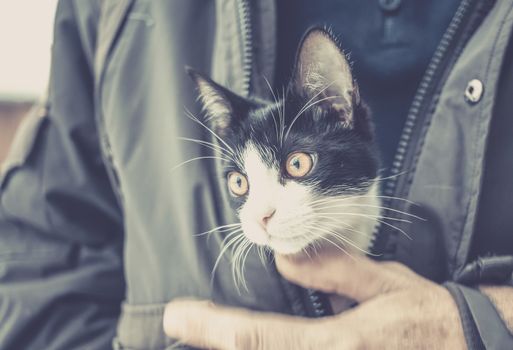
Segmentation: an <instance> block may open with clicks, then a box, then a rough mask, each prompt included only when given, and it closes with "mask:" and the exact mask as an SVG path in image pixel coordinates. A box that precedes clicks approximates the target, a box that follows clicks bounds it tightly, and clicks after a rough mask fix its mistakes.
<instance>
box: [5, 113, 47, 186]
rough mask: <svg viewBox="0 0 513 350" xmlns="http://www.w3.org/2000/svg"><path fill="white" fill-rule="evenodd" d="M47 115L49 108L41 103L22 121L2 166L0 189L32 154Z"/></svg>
mask: <svg viewBox="0 0 513 350" xmlns="http://www.w3.org/2000/svg"><path fill="white" fill-rule="evenodd" d="M47 115H48V109H47V108H46V107H45V106H41V105H39V106H36V107H34V108H33V109H32V110H31V111H30V112H29V114H28V115H27V116H26V117H25V118H24V119H23V121H22V122H21V123H20V125H19V127H18V130H17V131H16V135H15V136H14V139H13V142H12V144H11V147H10V150H9V153H8V154H7V158H6V159H5V161H4V162H3V163H2V164H1V166H0V191H1V190H3V189H4V187H5V185H6V183H7V178H8V177H9V174H11V173H12V172H14V171H15V170H16V169H17V168H19V167H21V166H23V165H24V164H25V162H26V161H27V159H28V158H29V156H30V155H31V154H32V151H33V150H34V146H35V144H36V140H37V138H38V135H39V134H40V133H41V131H42V130H43V129H44V125H45V124H46V120H47Z"/></svg>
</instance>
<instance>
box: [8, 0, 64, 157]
mask: <svg viewBox="0 0 513 350" xmlns="http://www.w3.org/2000/svg"><path fill="white" fill-rule="evenodd" d="M56 5H57V0H0V163H2V161H3V160H4V159H5V156H6V154H7V152H8V149H9V145H10V143H11V141H12V137H13V135H14V132H15V131H16V128H17V127H18V125H19V123H20V121H21V120H22V119H23V116H24V115H26V113H27V112H28V111H29V110H30V108H31V107H32V105H33V104H34V103H35V102H36V101H38V100H40V99H41V98H42V96H43V95H44V94H45V90H46V87H47V84H48V76H49V70H50V48H51V42H52V30H53V18H54V14H55V8H56Z"/></svg>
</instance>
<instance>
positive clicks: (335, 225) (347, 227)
mask: <svg viewBox="0 0 513 350" xmlns="http://www.w3.org/2000/svg"><path fill="white" fill-rule="evenodd" d="M318 218H322V219H326V220H331V221H332V224H331V225H329V224H328V223H325V222H324V223H322V225H329V228H331V229H334V230H343V231H349V232H354V233H356V234H359V235H362V236H364V237H368V238H371V237H372V234H371V233H365V232H364V231H360V230H357V229H355V228H354V227H353V226H351V225H349V224H347V223H345V222H340V221H337V219H336V218H333V217H331V216H323V215H321V216H318ZM339 224H342V226H344V228H340V227H338V225H339ZM322 225H320V226H322Z"/></svg>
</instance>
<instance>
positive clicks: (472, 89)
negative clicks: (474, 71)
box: [465, 79, 484, 104]
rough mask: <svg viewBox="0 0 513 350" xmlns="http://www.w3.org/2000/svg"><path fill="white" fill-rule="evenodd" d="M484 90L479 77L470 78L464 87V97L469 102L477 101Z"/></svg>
mask: <svg viewBox="0 0 513 350" xmlns="http://www.w3.org/2000/svg"><path fill="white" fill-rule="evenodd" d="M483 92H484V85H483V83H482V82H481V80H479V79H472V80H471V81H469V82H468V84H467V88H466V89H465V99H466V100H467V102H469V103H471V104H475V103H478V102H479V100H481V97H482V96H483Z"/></svg>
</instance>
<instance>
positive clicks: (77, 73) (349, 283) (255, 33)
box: [0, 0, 513, 349]
mask: <svg viewBox="0 0 513 350" xmlns="http://www.w3.org/2000/svg"><path fill="white" fill-rule="evenodd" d="M320 3H321V4H319V7H316V6H313V7H312V5H308V2H294V3H291V4H289V5H284V4H283V3H281V2H275V1H272V0H262V1H258V2H250V1H247V0H239V1H235V0H219V1H216V2H205V1H204V0H187V1H137V0H116V1H114V0H108V1H102V2H95V1H94V2H87V3H86V2H79V1H71V0H66V1H65V0H63V1H61V2H60V3H59V7H58V11H57V17H56V31H55V41H54V47H53V62H52V79H51V84H50V97H49V106H48V108H47V111H46V112H45V113H44V114H43V116H36V115H34V116H33V117H32V118H31V119H29V121H28V122H27V123H26V124H25V125H24V127H23V129H22V131H21V133H20V134H19V135H18V137H17V144H16V145H15V147H14V151H13V152H12V154H11V157H10V161H9V162H8V163H7V167H6V168H5V169H4V171H3V173H2V178H1V192H0V204H1V205H0V241H1V244H0V249H1V250H0V256H1V260H0V261H1V265H0V266H1V269H0V271H2V272H1V273H0V283H1V284H0V300H1V304H0V305H1V308H2V312H1V313H0V315H2V316H1V317H2V318H1V323H2V327H1V329H0V339H1V341H0V348H2V349H42V348H44V349H74V348H87V349H103V348H109V347H110V346H111V342H112V339H113V338H115V340H114V343H113V344H114V346H115V347H117V348H128V349H162V348H165V347H167V346H170V345H172V344H174V340H173V339H172V338H178V339H179V341H181V342H182V343H187V344H190V345H191V346H200V347H206V348H209V347H214V348H221V349H232V348H234V347H235V348H247V349H251V348H270V349H286V348H297V349H301V348H307V349H308V348H323V347H326V348H330V347H331V348H336V349H339V348H342V349H343V348H348V349H351V348H356V347H359V348H362V347H365V348H387V347H388V348H397V347H410V348H422V347H424V348H444V347H445V348H451V349H452V348H458V347H459V348H461V347H464V346H465V345H466V346H468V347H469V348H476V349H480V348H485V347H486V348H490V349H494V348H495V349H504V348H512V347H513V346H512V345H511V344H513V341H512V340H511V334H509V332H508V329H507V325H510V326H511V317H512V316H511V313H512V311H513V310H512V308H511V306H510V305H511V301H512V300H513V292H512V289H511V287H510V286H511V283H512V281H511V277H512V275H511V266H512V261H511V260H512V259H511V256H512V255H513V246H512V232H513V223H512V221H511V220H512V217H511V215H509V212H508V210H509V208H511V206H512V205H513V203H511V200H512V198H513V196H511V193H513V188H512V186H513V184H512V182H511V180H510V179H511V178H512V177H513V174H512V173H513V164H512V159H513V157H511V154H512V152H513V144H512V141H511V140H510V137H509V135H508V130H510V129H511V128H510V127H511V124H510V123H512V122H513V121H512V120H511V118H508V116H509V115H510V113H509V111H510V110H511V108H512V107H511V99H510V98H508V96H510V95H511V91H512V90H513V87H512V84H513V67H512V64H511V62H513V59H512V55H513V53H512V50H513V49H512V48H511V47H512V46H511V45H509V44H508V43H509V42H510V41H511V39H510V38H511V29H512V27H513V26H512V23H513V4H511V2H510V1H508V0H496V1H477V0H463V1H461V2H456V1H449V2H447V1H432V2H429V3H430V4H423V5H418V4H417V3H414V2H413V1H411V2H410V1H406V0H405V1H397V0H395V1H386V0H383V1H378V2H375V1H370V0H369V1H361V2H354V1H340V2H335V1H322V2H320ZM335 3H337V4H336V5H333V4H335ZM328 4H331V5H332V6H334V7H330V6H328ZM277 5H278V6H277ZM308 6H310V7H308ZM323 6H326V7H325V8H324V9H322V8H323ZM423 6H425V7H423ZM296 10H297V12H296ZM317 10H319V11H320V14H319V16H317V17H316V16H315V15H314V14H315V11H317ZM321 10H322V11H321ZM214 14H215V16H214ZM304 14H310V15H311V17H310V15H309V16H308V18H311V19H312V20H314V19H315V22H316V23H317V22H327V21H329V22H331V23H328V24H329V25H331V26H332V27H333V29H334V30H335V31H336V30H337V28H338V30H339V31H340V33H337V35H340V36H342V43H343V45H345V46H347V48H348V49H351V50H353V52H354V53H355V61H356V62H355V70H356V75H357V76H358V77H360V79H362V81H361V84H360V85H361V88H362V93H363V94H364V95H365V97H367V99H368V100H369V101H370V102H371V104H372V105H373V106H372V107H374V113H375V119H376V120H377V127H378V140H379V142H380V146H381V148H383V152H384V159H385V164H386V165H387V166H388V167H389V168H390V178H391V179H395V180H393V181H387V182H386V185H385V187H384V191H385V195H386V196H387V197H392V196H393V197H401V198H405V199H407V200H408V201H412V202H415V203H416V204H417V205H416V206H413V205H408V206H406V207H401V209H403V210H404V209H406V210H409V211H410V212H412V213H415V214H418V215H419V216H421V217H424V218H426V219H427V220H426V221H420V220H419V221H415V222H413V223H412V224H407V223H404V225H403V226H401V227H402V228H404V229H405V230H407V231H408V233H410V234H411V235H412V236H413V240H411V241H409V240H407V239H404V238H403V237H401V236H400V235H397V234H393V233H392V232H391V231H389V230H386V228H385V227H382V228H381V232H380V236H379V237H381V239H380V240H378V241H377V242H376V245H375V249H376V251H379V252H381V253H383V257H384V258H386V259H388V260H397V261H400V262H402V263H405V264H407V265H408V266H410V267H411V268H412V269H413V270H414V271H415V272H412V271H411V270H409V269H407V268H405V266H404V265H402V264H401V263H378V262H372V261H370V260H368V259H366V258H360V259H359V260H358V261H356V262H355V261H352V260H348V259H347V258H345V257H342V256H333V255H330V254H324V255H323V256H321V257H319V258H317V259H316V260H314V261H307V262H304V261H290V260H289V259H287V258H286V257H277V259H276V262H277V268H278V270H279V271H280V273H281V274H282V275H283V277H285V278H283V277H281V275H280V274H279V273H278V272H277V271H275V270H274V269H273V265H272V264H270V266H268V267H267V269H266V268H265V267H264V266H262V264H261V263H260V261H259V260H258V257H257V256H255V255H251V256H250V257H249V259H248V261H247V263H246V271H245V274H246V278H247V281H248V288H247V291H240V293H239V292H238V289H237V288H235V286H234V284H233V281H232V279H231V276H230V273H229V270H230V264H229V261H228V259H225V260H223V261H222V262H221V264H220V265H219V267H218V269H217V272H216V274H215V275H214V276H213V278H212V281H211V272H212V268H213V266H214V263H215V261H216V258H217V255H218V253H219V251H220V242H221V240H222V236H221V235H220V234H217V235H211V236H210V239H208V238H207V237H206V236H201V235H197V234H198V233H201V232H205V231H208V230H209V229H211V228H212V227H215V226H218V225H221V224H224V223H228V222H230V221H232V220H234V218H233V217H232V213H231V211H230V210H229V209H228V206H227V205H226V198H225V194H224V193H225V192H224V190H223V189H222V187H221V184H220V183H219V181H218V179H217V177H216V174H215V169H214V168H215V167H214V164H213V163H212V162H211V161H209V160H208V159H203V160H201V161H197V162H191V163H188V164H187V166H185V167H180V168H178V169H177V170H175V171H173V172H171V169H172V168H173V167H174V166H175V165H176V164H179V163H181V162H182V161H186V160H188V159H192V158H196V157H202V156H205V157H208V155H209V153H208V152H206V150H204V149H203V148H201V147H200V146H198V145H196V144H186V143H184V141H182V139H183V138H184V137H186V138H195V139H202V138H205V137H207V135H204V134H203V133H202V130H200V128H198V127H197V125H195V124H194V123H193V122H192V121H191V120H189V119H187V118H186V117H185V115H184V114H185V113H184V106H186V107H187V108H189V109H192V113H194V114H196V115H198V114H199V111H198V109H197V107H195V104H194V99H195V93H194V91H193V88H192V85H191V84H190V82H189V81H188V77H187V76H186V75H185V73H184V70H183V67H184V66H185V65H186V64H187V65H191V66H193V67H195V68H197V69H199V70H203V71H206V72H210V71H211V73H212V76H213V77H214V79H215V80H217V81H218V82H220V83H222V84H224V85H226V86H228V87H229V88H231V89H233V90H234V91H236V92H237V93H239V94H241V95H248V94H251V95H254V96H259V97H264V98H266V97H269V91H268V88H267V85H266V82H265V79H266V78H267V79H269V80H271V81H272V80H273V78H274V86H275V88H278V89H279V88H280V85H281V84H283V81H284V80H285V79H286V76H287V72H286V67H287V62H290V60H289V59H287V57H290V56H291V55H293V53H291V50H293V49H292V48H287V47H286V46H287V45H281V44H283V43H287V42H290V46H291V47H294V46H295V44H294V40H295V39H294V38H296V37H297V36H298V35H300V34H301V33H300V32H301V31H302V27H301V26H293V28H291V29H290V30H291V31H290V32H288V31H287V30H286V29H284V28H288V27H289V26H288V25H287V23H301V22H302V16H303V15H304ZM329 16H333V18H330V17H329ZM337 18H338V19H340V18H344V19H345V21H338V20H337ZM433 18H435V19H437V20H433ZM294 19H295V20H294ZM347 21H349V22H351V23H352V26H351V27H346V28H344V26H345V25H346V24H347V23H348V22H347ZM312 24H315V23H312ZM413 24H415V25H413ZM291 27H292V26H291ZM348 28H349V29H348ZM372 30H375V32H373V31H372ZM410 32H411V33H412V34H415V36H413V37H410V38H408V37H407V36H404V35H402V34H404V33H410ZM421 34H422V35H421ZM419 35H420V36H419ZM372 38H381V39H382V40H376V41H375V42H373V41H372V40H371V39H372ZM402 39H407V40H406V42H403V41H402ZM369 40H370V41H369ZM433 42H434V44H433ZM276 43H278V45H277V44H276ZM383 43H385V44H386V45H384V46H387V45H388V46H390V47H392V49H390V47H385V48H383V46H380V45H381V44H383ZM366 45H367V46H366ZM437 45H438V46H437ZM399 47H402V49H399V51H396V48H399ZM435 47H436V49H435ZM372 48H375V49H376V50H375V51H371V49H372ZM389 49H390V50H389ZM422 49H425V50H427V51H431V54H433V58H432V59H431V61H429V58H427V59H426V57H429V56H431V55H430V54H429V52H428V53H427V54H426V53H423V52H422ZM372 59H375V62H372ZM408 59H411V61H410V62H409V61H408ZM397 60H398V61H399V62H400V63H401V64H396V63H395V62H397ZM428 61H429V63H428ZM358 62H361V63H358ZM419 67H420V69H421V70H422V71H424V70H425V73H424V78H420V76H419V74H418V72H419ZM210 68H212V69H210ZM373 68H374V69H376V70H377V71H373ZM407 69H410V71H409V72H407V71H406V70H407ZM405 71H406V73H405ZM386 72H389V73H390V72H392V73H393V74H392V76H390V75H389V76H388V77H387V76H386V74H385V73H386ZM420 75H422V72H421V74H420ZM396 76H397V79H403V80H399V83H398V82H397V81H394V80H393V79H394V78H396ZM374 79H376V80H374ZM410 80H411V81H410ZM387 81H389V82H393V83H391V84H386V82H387ZM366 82H367V83H366ZM416 84H419V89H418V90H417V92H415V91H414V90H413V91H412V90H411V85H416ZM363 85H365V86H363ZM397 85H400V86H397ZM373 88H377V90H376V91H373ZM394 91H395V92H396V93H397V95H398V96H397V101H393V100H390V99H386V98H382V96H383V95H384V96H385V97H390V98H393V97H394V96H395V95H396V94H393V93H388V92H394ZM413 95H415V96H413ZM410 100H413V103H412V107H411V108H410V112H408V113H406V112H405V108H406V109H407V108H408V107H407V106H408V105H409V104H410V102H411V101H410ZM373 101H374V102H373ZM405 106H406V107H405ZM388 107H390V109H388ZM391 110H393V111H392V112H390V113H388V112H387V111H391ZM406 114H407V116H406ZM401 116H402V117H403V118H401ZM405 119H406V120H405ZM388 123H390V125H393V126H392V127H390V128H384V127H383V125H385V126H386V125H388ZM402 124H404V125H405V127H404V131H403V132H400V131H398V128H399V130H400V129H401V126H402ZM384 129H387V130H388V131H387V132H381V131H383V130H384ZM387 142H390V145H387ZM397 144H398V145H399V146H398V151H397V152H395V151H394V150H393V149H394V148H395V146H396V145H397ZM391 149H392V151H390V150H391ZM403 202H404V201H403ZM404 203H409V202H404ZM476 261H477V263H476ZM312 271H314V272H315V273H313V272H312ZM420 275H422V276H424V277H420ZM445 281H456V282H458V283H459V284H458V283H446V284H445V288H444V287H443V286H442V285H440V284H437V283H443V282H445ZM291 282H294V283H297V284H300V285H302V287H306V288H313V289H318V290H322V291H325V292H330V293H338V294H342V295H346V296H350V297H352V298H354V299H355V300H357V301H359V302H360V304H359V306H357V307H355V308H354V309H352V310H350V311H348V312H346V313H342V314H341V315H338V316H334V317H332V318H331V317H330V318H322V319H318V320H317V319H306V318H304V317H305V316H315V315H323V314H324V313H323V312H322V310H321V309H322V308H321V307H319V303H318V300H317V299H316V294H312V293H310V292H308V291H306V290H305V289H303V288H299V287H297V286H296V285H295V284H293V283H291ZM463 284H466V285H468V286H470V287H464V286H463ZM484 284H488V285H490V286H489V287H486V288H485V287H481V289H482V290H483V292H480V289H479V287H480V286H483V285H484ZM181 297H189V298H190V297H194V298H197V299H206V300H212V301H214V302H215V303H216V304H222V305H230V306H235V307H240V308H244V309H251V310H255V311H259V313H255V314H253V313H250V312H249V311H241V310H240V309H224V308H222V307H219V306H211V305H210V304H205V303H202V302H199V304H198V303H197V302H192V303H191V302H184V301H175V302H174V303H170V304H169V306H168V307H167V309H166V317H165V324H164V326H165V332H166V333H167V334H168V335H169V336H170V337H168V336H166V333H165V332H164V328H163V327H162V320H163V314H164V310H165V308H166V303H168V302H169V301H171V300H174V299H177V298H181ZM490 300H491V301H492V302H490ZM122 302H123V305H122V309H121V310H120V304H121V303H122ZM262 312H274V313H280V314H288V316H277V315H276V314H265V313H262ZM385 316H386V317H385ZM460 319H461V321H462V322H459V320H460ZM505 321H506V322H505ZM507 322H509V323H507ZM171 337H172V338H171ZM373 342H374V343H373Z"/></svg>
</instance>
